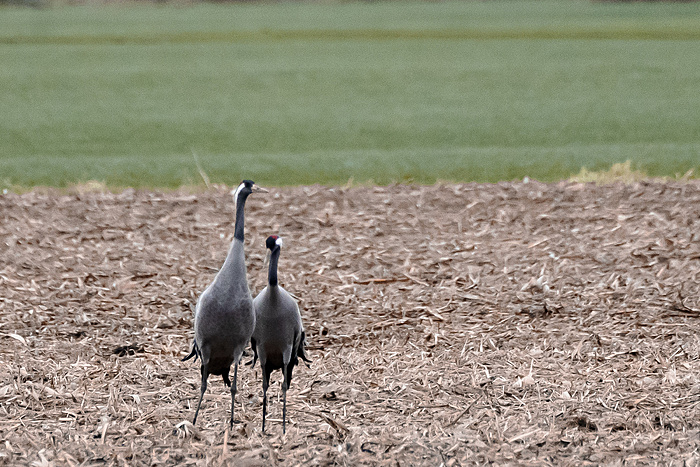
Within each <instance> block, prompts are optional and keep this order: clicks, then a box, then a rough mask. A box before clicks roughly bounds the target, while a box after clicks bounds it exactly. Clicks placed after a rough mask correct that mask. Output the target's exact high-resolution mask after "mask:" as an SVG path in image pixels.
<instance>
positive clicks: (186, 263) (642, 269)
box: [0, 182, 700, 466]
mask: <svg viewBox="0 0 700 467" xmlns="http://www.w3.org/2000/svg"><path fill="white" fill-rule="evenodd" d="M246 214H247V215H246V228H247V233H246V235H247V237H246V247H247V257H248V262H249V267H248V271H249V276H248V278H249V281H250V283H251V289H252V290H253V293H255V292H257V291H258V290H260V289H261V287H262V286H263V285H264V281H265V273H266V272H265V269H264V265H263V259H264V239H265V237H266V236H267V235H269V234H272V233H275V234H280V235H282V236H284V237H286V241H285V247H284V249H283V252H282V257H281V260H280V273H281V276H280V279H281V283H282V284H283V285H284V286H285V287H286V288H287V289H288V290H290V291H292V292H293V293H295V294H296V295H297V296H299V297H300V300H301V302H300V304H301V308H302V315H303V318H304V321H305V324H306V328H307V334H308V345H309V348H310V354H311V356H312V359H313V364H312V365H311V368H306V367H301V368H300V369H299V370H298V371H297V372H295V379H294V381H293V383H292V387H291V390H290V392H289V394H288V396H289V397H288V404H289V411H288V414H289V416H290V419H291V425H290V426H289V429H288V434H287V435H286V436H285V437H283V436H282V435H281V426H280V423H279V422H280V420H279V417H280V415H281V414H280V412H281V404H280V403H279V401H278V399H277V394H278V393H279V373H277V374H276V376H277V378H275V381H276V382H275V384H274V385H273V386H272V389H271V391H270V394H272V401H271V407H270V413H269V415H268V416H269V420H270V421H271V422H272V423H270V425H269V431H268V432H267V433H266V434H265V435H262V434H261V432H260V421H261V405H260V404H261V400H260V399H261V395H262V390H261V387H260V386H261V384H260V375H259V370H258V369H255V370H251V369H250V367H245V369H244V370H243V371H241V372H240V373H241V374H240V375H239V398H238V401H237V402H238V404H237V418H238V419H239V420H241V423H238V424H236V425H235V426H234V429H233V431H232V432H231V433H229V432H228V431H226V427H227V420H228V418H227V416H228V415H227V414H228V410H229V405H228V404H229V395H228V392H227V390H225V389H224V387H223V384H222V382H221V380H220V378H217V377H212V378H211V380H210V381H211V382H210V385H209V390H208V392H207V395H206V397H205V400H204V403H203V411H202V413H201V414H200V421H199V422H198V425H197V427H196V429H193V428H192V427H191V425H189V423H188V422H187V421H188V420H190V419H191V417H192V415H193V406H194V404H196V399H197V396H198V393H199V367H198V364H192V362H185V363H183V362H181V361H180V358H181V357H182V356H184V355H185V354H186V353H187V351H188V349H189V345H190V341H191V337H192V307H193V304H194V303H195V302H196V297H197V294H198V293H200V292H201V291H202V290H203V289H204V287H205V286H206V285H207V284H208V283H209V281H210V280H211V279H212V277H213V275H214V274H215V272H216V270H217V268H218V267H219V266H220V265H221V263H222V261H223V258H224V256H225V255H226V251H227V248H228V245H229V243H230V241H231V238H232V234H233V225H232V223H233V202H232V199H231V196H230V195H229V194H228V189H226V188H225V187H219V188H216V189H212V190H208V191H206V192H201V193H192V192H188V191H185V190H181V191H178V192H171V193H158V192H148V191H134V190H131V189H130V190H126V191H123V192H121V193H116V194H113V193H100V192H80V191H76V192H74V193H69V194H66V193H59V192H56V191H51V190H35V191H32V192H29V193H25V194H22V195H17V194H11V193H10V194H6V195H4V196H0V219H1V220H2V222H1V223H0V253H1V254H0V464H3V463H4V464H31V463H34V465H52V464H54V465H79V464H83V465H95V464H103V463H106V464H109V465H172V464H182V465H193V464H194V465H219V464H226V463H230V462H233V461H235V462H236V464H237V465H274V464H277V463H284V464H285V465H299V464H311V465H333V464H341V465H365V464H366V465H396V464H397V463H398V464H400V465H406V464H413V465H416V464H425V465H440V464H441V463H444V464H445V465H447V466H453V465H470V464H474V463H485V462H489V461H495V462H497V463H500V464H518V465H547V464H550V465H566V464H570V465H585V464H601V463H603V464H620V463H622V462H625V463H626V465H627V464H632V465H638V464H639V465H642V464H656V463H664V464H668V463H673V462H677V463H678V465H681V464H682V462H683V461H688V462H690V463H693V462H698V461H699V460H700V458H699V457H698V451H697V450H698V448H700V430H699V426H700V421H699V420H700V410H699V409H698V404H699V403H700V378H699V377H698V370H700V364H699V358H700V341H699V340H698V336H697V333H696V332H695V330H696V326H697V322H698V319H699V318H700V298H699V292H700V283H699V281H698V272H700V183H698V182H687V183H660V182H659V183H657V182H643V183H637V184H631V185H623V184H614V185H606V186H595V185H592V184H573V183H560V184H540V183H537V182H530V183H527V184H523V183H500V184H496V185H484V184H465V185H436V186H432V187H422V186H407V185H398V186H389V187H356V188H326V187H321V186H308V187H298V188H284V189H274V190H273V192H272V193H270V194H269V195H267V196H263V195H259V196H258V195H254V196H253V197H251V198H250V200H249V202H248V205H247V213H246Z"/></svg>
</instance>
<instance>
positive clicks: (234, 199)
mask: <svg viewBox="0 0 700 467" xmlns="http://www.w3.org/2000/svg"><path fill="white" fill-rule="evenodd" d="M243 187H245V183H241V184H240V185H238V188H236V191H232V192H231V193H232V194H233V204H238V194H239V193H240V192H241V190H242V189H243Z"/></svg>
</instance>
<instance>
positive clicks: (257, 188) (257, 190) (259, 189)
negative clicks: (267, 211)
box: [250, 183, 269, 193]
mask: <svg viewBox="0 0 700 467" xmlns="http://www.w3.org/2000/svg"><path fill="white" fill-rule="evenodd" d="M250 189H251V190H252V192H253V193H269V191H267V190H266V189H265V188H263V187H261V186H260V185H256V184H255V183H253V186H252V187H250Z"/></svg>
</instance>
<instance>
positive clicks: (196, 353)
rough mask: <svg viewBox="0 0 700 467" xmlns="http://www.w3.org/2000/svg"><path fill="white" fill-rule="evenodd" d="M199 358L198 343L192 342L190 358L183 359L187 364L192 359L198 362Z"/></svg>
mask: <svg viewBox="0 0 700 467" xmlns="http://www.w3.org/2000/svg"><path fill="white" fill-rule="evenodd" d="M198 356H199V348H197V342H192V351H191V352H190V354H189V355H188V356H186V357H185V358H183V359H182V361H183V362H186V361H187V360H189V359H190V358H192V357H194V361H195V362H196V361H197V357H198Z"/></svg>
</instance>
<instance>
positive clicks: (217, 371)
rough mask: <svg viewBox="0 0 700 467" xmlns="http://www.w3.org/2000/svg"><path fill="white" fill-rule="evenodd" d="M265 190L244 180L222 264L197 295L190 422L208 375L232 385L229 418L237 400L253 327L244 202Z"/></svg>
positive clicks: (238, 195)
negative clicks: (197, 370) (195, 389)
mask: <svg viewBox="0 0 700 467" xmlns="http://www.w3.org/2000/svg"><path fill="white" fill-rule="evenodd" d="M256 191H261V192H267V190H265V189H263V188H260V187H259V186H258V185H256V184H255V183H253V182H252V181H250V180H243V182H241V184H240V185H239V186H238V188H237V189H236V191H235V193H234V195H233V197H234V200H235V202H236V225H235V230H234V235H233V242H231V247H230V248H229V252H228V255H227V256H226V260H225V261H224V265H223V266H222V267H221V269H220V270H219V272H218V273H217V274H216V277H215V278H214V281H213V282H212V283H211V284H209V287H207V288H206V290H205V291H204V292H203V293H202V295H200V297H199V300H198V301H197V307H196V308H195V313H194V342H193V344H192V352H190V354H189V355H188V356H187V357H185V358H183V359H182V360H183V361H185V360H189V359H190V358H192V357H195V360H196V359H197V357H199V359H200V361H201V364H202V391H201V394H200V396H199V402H198V403H197V410H196V411H195V413H194V419H193V420H192V424H193V425H194V424H195V423H196V422H197V415H198V414H199V408H200V406H201V405H202V399H203V398H204V393H205V392H206V390H207V378H208V377H209V375H221V377H222V378H223V380H224V384H226V386H230V387H231V421H230V425H231V426H233V404H234V401H235V399H236V381H237V379H238V362H239V361H240V359H241V356H242V355H243V349H244V348H245V346H246V345H247V344H248V341H249V340H250V337H251V335H252V334H253V330H254V329H255V310H254V306H253V298H252V296H251V295H250V290H249V289H248V280H247V278H246V265H245V251H244V248H243V240H244V225H245V218H244V211H245V202H246V200H247V199H248V196H249V195H250V194H251V193H254V192H256ZM231 364H233V365H234V370H233V384H232V383H231V380H229V371H230V370H231Z"/></svg>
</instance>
